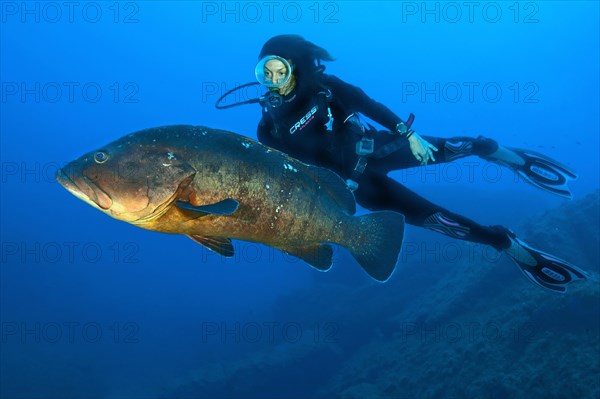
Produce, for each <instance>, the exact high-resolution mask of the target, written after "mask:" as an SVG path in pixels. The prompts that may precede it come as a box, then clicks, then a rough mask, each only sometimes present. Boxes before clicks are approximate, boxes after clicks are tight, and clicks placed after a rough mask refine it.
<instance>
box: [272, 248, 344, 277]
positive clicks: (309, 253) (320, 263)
mask: <svg viewBox="0 0 600 399" xmlns="http://www.w3.org/2000/svg"><path fill="white" fill-rule="evenodd" d="M278 248H279V249H280V250H281V251H283V252H285V253H287V254H290V255H292V256H295V257H297V258H300V259H302V260H303V261H304V262H306V263H308V264H309V265H311V266H312V267H314V268H315V269H317V270H319V271H322V272H324V271H327V270H329V269H330V268H331V264H332V262H333V248H331V245H328V244H313V245H306V246H302V247H285V248H282V247H278Z"/></svg>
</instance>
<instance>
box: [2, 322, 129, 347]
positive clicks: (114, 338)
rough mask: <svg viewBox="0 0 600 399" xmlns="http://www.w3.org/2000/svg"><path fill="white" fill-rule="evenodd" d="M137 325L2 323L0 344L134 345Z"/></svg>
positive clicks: (115, 323) (119, 323)
mask: <svg viewBox="0 0 600 399" xmlns="http://www.w3.org/2000/svg"><path fill="white" fill-rule="evenodd" d="M139 333H140V325H139V324H138V323H136V322H133V321H124V322H117V321H114V322H110V323H100V322H95V321H88V322H78V321H61V322H58V321H46V322H39V321H34V322H31V321H27V322H26V321H4V322H2V323H0V341H1V342H2V344H3V345H6V344H21V345H26V344H40V343H46V344H96V343H113V344H137V343H139V342H140V337H139Z"/></svg>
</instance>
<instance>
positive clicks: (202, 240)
mask: <svg viewBox="0 0 600 399" xmlns="http://www.w3.org/2000/svg"><path fill="white" fill-rule="evenodd" d="M188 237H189V238H191V239H192V240H194V241H196V242H197V243H198V244H200V245H202V246H204V247H206V248H208V249H210V250H211V251H214V252H216V253H218V254H219V255H221V256H224V257H226V258H231V257H232V256H233V253H234V251H233V244H232V243H231V239H230V238H224V237H205V236H199V235H188Z"/></svg>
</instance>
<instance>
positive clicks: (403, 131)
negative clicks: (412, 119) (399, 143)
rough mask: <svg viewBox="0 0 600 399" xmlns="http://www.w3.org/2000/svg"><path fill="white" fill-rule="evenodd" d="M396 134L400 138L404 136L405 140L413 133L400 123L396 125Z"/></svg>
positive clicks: (404, 124)
mask: <svg viewBox="0 0 600 399" xmlns="http://www.w3.org/2000/svg"><path fill="white" fill-rule="evenodd" d="M396 132H397V133H398V134H399V135H400V136H406V138H409V137H410V136H412V134H413V133H414V130H411V129H410V128H409V127H408V126H407V125H406V123H404V122H403V121H400V122H398V124H397V125H396Z"/></svg>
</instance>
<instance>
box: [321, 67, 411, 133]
mask: <svg viewBox="0 0 600 399" xmlns="http://www.w3.org/2000/svg"><path fill="white" fill-rule="evenodd" d="M324 78H325V84H326V85H327V86H328V87H330V88H331V91H332V93H333V96H334V98H337V99H339V101H340V102H341V105H342V106H343V107H344V108H345V110H346V111H347V112H348V113H352V112H360V113H362V114H364V115H365V116H367V117H369V118H371V119H372V120H374V121H375V122H377V123H379V124H380V125H381V126H384V127H385V128H387V129H389V130H390V131H392V132H395V131H396V125H397V124H398V123H400V122H402V119H401V118H400V117H399V116H398V115H396V114H395V113H394V112H392V110H390V109H389V108H388V107H386V106H385V105H383V104H381V103H380V102H377V101H375V100H373V99H372V98H371V97H369V96H368V95H367V94H366V93H365V92H364V91H363V90H362V89H361V88H360V87H357V86H354V85H351V84H350V83H346V82H344V81H343V80H341V79H340V78H338V77H336V76H332V75H325V77H324Z"/></svg>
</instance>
